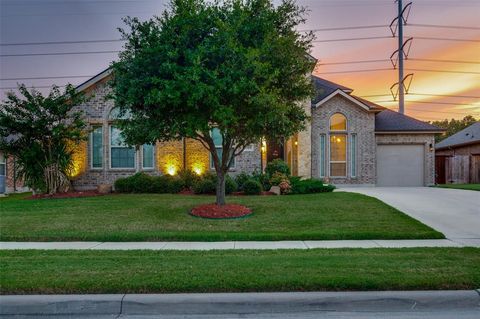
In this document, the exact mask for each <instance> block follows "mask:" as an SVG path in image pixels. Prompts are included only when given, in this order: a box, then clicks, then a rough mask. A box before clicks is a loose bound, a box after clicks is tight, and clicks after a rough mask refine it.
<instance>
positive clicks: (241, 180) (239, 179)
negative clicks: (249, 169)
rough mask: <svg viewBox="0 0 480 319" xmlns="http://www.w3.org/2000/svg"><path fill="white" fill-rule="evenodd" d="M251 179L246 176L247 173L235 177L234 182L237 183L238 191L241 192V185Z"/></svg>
mask: <svg viewBox="0 0 480 319" xmlns="http://www.w3.org/2000/svg"><path fill="white" fill-rule="evenodd" d="M251 178H252V176H250V175H248V174H247V173H240V174H238V175H237V176H235V182H237V186H238V190H240V191H243V184H245V182H246V181H248V180H249V179H251Z"/></svg>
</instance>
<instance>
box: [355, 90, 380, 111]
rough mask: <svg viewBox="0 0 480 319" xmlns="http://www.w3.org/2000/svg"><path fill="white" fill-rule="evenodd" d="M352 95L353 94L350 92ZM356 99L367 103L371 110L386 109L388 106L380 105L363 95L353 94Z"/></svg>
mask: <svg viewBox="0 0 480 319" xmlns="http://www.w3.org/2000/svg"><path fill="white" fill-rule="evenodd" d="M350 95H351V94H350ZM351 96H352V97H353V98H354V99H355V100H358V101H360V102H362V103H363V104H366V105H368V107H369V108H370V109H371V110H379V111H380V110H386V109H387V108H386V107H384V106H381V105H378V104H377V103H373V102H371V101H369V100H365V99H362V98H361V97H358V96H356V95H351Z"/></svg>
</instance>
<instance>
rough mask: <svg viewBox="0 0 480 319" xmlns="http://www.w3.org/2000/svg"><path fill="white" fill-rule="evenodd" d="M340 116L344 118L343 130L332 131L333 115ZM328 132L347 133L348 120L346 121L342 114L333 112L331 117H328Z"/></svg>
mask: <svg viewBox="0 0 480 319" xmlns="http://www.w3.org/2000/svg"><path fill="white" fill-rule="evenodd" d="M337 114H339V115H341V116H343V117H344V118H345V129H344V130H332V118H333V117H334V116H335V115H337ZM328 131H329V132H348V119H347V116H346V115H345V114H343V113H342V112H335V113H333V114H332V115H330V118H329V119H328Z"/></svg>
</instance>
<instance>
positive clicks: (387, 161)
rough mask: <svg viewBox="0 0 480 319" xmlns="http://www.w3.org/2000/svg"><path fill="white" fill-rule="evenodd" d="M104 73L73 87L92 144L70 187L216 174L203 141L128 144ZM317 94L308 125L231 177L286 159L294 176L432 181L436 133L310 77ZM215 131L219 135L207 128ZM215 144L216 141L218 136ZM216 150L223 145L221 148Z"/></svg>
mask: <svg viewBox="0 0 480 319" xmlns="http://www.w3.org/2000/svg"><path fill="white" fill-rule="evenodd" d="M110 78H111V70H110V69H107V70H105V71H103V72H101V73H100V74H98V75H96V76H94V77H93V78H91V79H89V80H88V81H86V82H84V83H83V84H81V85H80V86H78V88H77V89H78V90H79V91H83V92H85V93H86V94H87V95H90V96H91V97H92V98H91V99H89V100H88V101H87V102H85V103H84V104H82V105H78V106H77V109H78V110H81V111H83V112H84V114H85V117H86V120H87V122H88V124H89V131H90V135H89V140H88V141H87V142H85V143H83V144H81V145H80V146H79V147H78V148H77V149H76V152H75V157H74V162H75V163H74V165H75V172H74V173H73V175H72V178H73V186H74V187H75V188H76V189H78V190H85V189H93V188H96V187H97V186H98V185H100V184H113V183H114V181H115V180H116V179H117V178H119V177H125V176H129V175H132V174H134V173H136V172H140V171H144V172H147V173H149V174H154V175H159V174H170V175H175V174H177V173H178V172H179V171H181V170H184V169H188V170H192V171H194V172H195V173H197V174H203V173H204V172H206V171H211V170H212V171H213V164H212V161H211V159H210V155H209V152H208V151H207V150H206V149H204V148H203V146H202V145H201V144H200V142H198V141H195V140H192V139H183V140H178V141H170V142H157V143H156V144H155V145H138V146H135V147H132V146H128V145H125V144H124V143H123V141H122V138H121V135H120V131H119V129H118V128H117V127H116V126H115V119H116V118H117V116H118V114H117V112H116V110H115V108H114V103H113V101H112V100H109V99H108V98H107V96H108V94H109V90H110V88H109V86H108V83H107V82H108V81H109V79H110ZM311 79H312V82H313V85H314V87H315V91H316V94H315V97H314V98H313V99H311V100H307V101H304V103H303V105H304V109H305V112H306V113H307V114H308V115H309V116H310V117H311V121H310V122H309V123H308V125H307V128H306V129H305V130H304V131H301V132H299V133H298V134H295V135H294V136H292V137H289V138H285V139H284V141H283V142H281V143H278V142H273V141H268V140H265V141H262V142H259V143H257V144H252V145H250V146H249V147H247V148H246V149H245V151H244V152H243V153H242V154H240V155H239V156H237V157H236V158H235V160H234V163H233V165H232V167H231V168H230V174H232V175H235V174H238V173H240V172H247V173H253V172H254V171H262V170H263V169H264V167H265V165H266V163H267V162H269V161H271V160H273V159H275V158H280V159H283V160H285V161H286V162H287V163H288V165H289V166H290V168H291V171H292V173H293V175H297V176H302V177H305V178H310V177H314V178H322V179H325V180H327V181H329V182H330V183H333V184H344V185H371V186H374V185H378V186H426V185H432V184H433V183H434V143H435V142H434V136H435V134H436V133H440V132H441V130H440V129H439V128H437V127H435V126H432V125H430V124H427V123H424V122H421V121H419V120H416V119H414V118H411V117H409V116H406V115H403V114H399V113H397V112H394V111H391V110H388V109H386V108H384V107H382V106H380V105H377V104H375V103H372V102H370V101H367V100H364V99H362V98H359V97H357V96H355V95H353V94H352V92H353V90H352V89H350V88H348V87H345V86H342V85H339V84H336V83H333V82H330V81H327V80H325V79H322V78H319V77H317V76H314V75H311ZM212 134H213V135H216V134H218V132H216V131H215V129H214V130H212ZM216 140H218V139H216ZM218 151H219V152H220V151H221V143H219V145H218Z"/></svg>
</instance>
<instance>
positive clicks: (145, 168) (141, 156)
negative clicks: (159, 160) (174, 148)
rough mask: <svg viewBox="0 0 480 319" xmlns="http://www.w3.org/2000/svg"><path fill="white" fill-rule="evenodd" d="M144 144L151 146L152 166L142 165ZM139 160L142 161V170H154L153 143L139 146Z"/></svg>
mask: <svg viewBox="0 0 480 319" xmlns="http://www.w3.org/2000/svg"><path fill="white" fill-rule="evenodd" d="M145 145H151V146H152V147H153V152H152V157H153V158H152V166H151V167H145V166H143V159H144V154H143V146H145ZM140 161H141V163H142V171H153V170H155V144H143V145H141V147H140Z"/></svg>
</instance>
